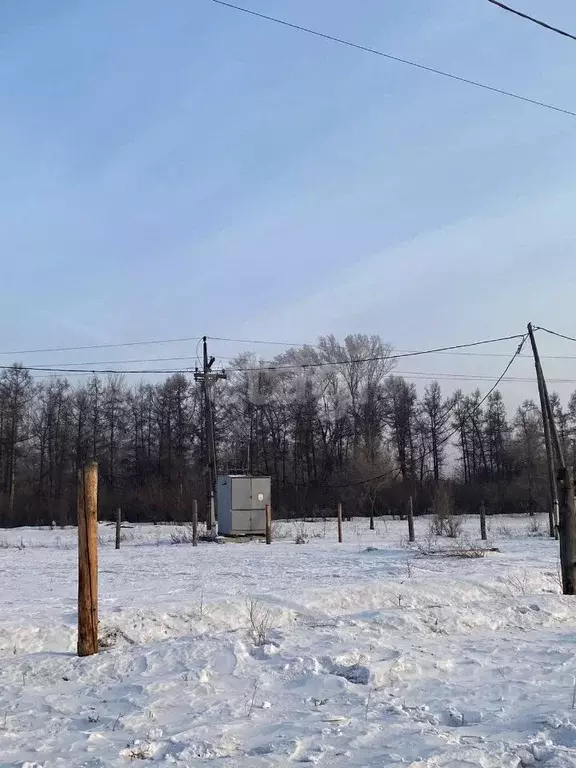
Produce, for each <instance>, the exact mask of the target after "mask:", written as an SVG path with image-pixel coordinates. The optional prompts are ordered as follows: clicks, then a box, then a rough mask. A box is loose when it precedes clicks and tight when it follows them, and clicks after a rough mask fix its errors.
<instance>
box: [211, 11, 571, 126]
mask: <svg viewBox="0 0 576 768" xmlns="http://www.w3.org/2000/svg"><path fill="white" fill-rule="evenodd" d="M210 2H212V3H216V5H221V6H224V7H225V8H232V9H233V10H235V11H240V12H241V13H245V14H248V15H249V16H255V17H256V18H259V19H264V20H265V21H270V22H273V23H274V24H280V25H281V26H283V27H288V28H290V29H296V30H298V31H299V32H305V33H306V34H308V35H313V36H314V37H320V38H322V39H323V40H329V41H330V42H332V43H338V44H339V45H346V46H348V47H349V48H355V49H357V50H359V51H364V52H365V53H371V54H373V55H374V56H380V57H381V58H383V59H389V60H390V61H395V62H397V63H398V64H406V65H407V66H409V67H414V68H415V69H421V70H423V71H424V72H429V73H431V74H434V75H439V76H441V77H446V78H449V79H450V80H455V81H457V82H459V83H464V84H465V85H472V86H474V87H475V88H481V89H483V90H485V91H490V92H491V93H497V94H499V95H500V96H507V97H509V98H511V99H516V100H517V101H524V102H526V103H528V104H533V105H534V106H537V107H543V108H544V109H550V110H552V111H553V112H561V113H562V114H565V115H570V117H576V112H573V111H571V110H569V109H564V108H563V107H558V106H556V105H555V104H549V103H547V102H545V101H539V100H538V99H531V98H529V97H528V96H523V95H522V94H519V93H515V92H514V91H507V90H505V89H504V88H497V87H496V86H493V85H488V84H486V83H482V82H480V81H479V80H472V79H471V78H468V77H462V76H461V75H455V74H454V73H453V72H446V71H445V70H442V69H437V68H436V67H430V66H427V65H426V64H420V63H418V62H417V61H412V60H411V59H405V58H402V57H401V56H394V55H392V54H391V53H386V52H385V51H380V50H379V49H377V48H372V47H371V46H368V45H361V44H359V43H354V42H352V41H351V40H346V39H344V38H342V37H335V36H334V35H329V34H327V33H325V32H319V31H318V30H316V29H311V28H310V27H304V26H302V25H301V24H295V23H293V22H290V21H286V20H285V19H280V18H278V17H276V16H269V15H268V14H265V13H259V12H258V11H253V10H252V9H251V8H244V7H243V6H241V5H235V4H234V3H228V2H225V0H210Z"/></svg>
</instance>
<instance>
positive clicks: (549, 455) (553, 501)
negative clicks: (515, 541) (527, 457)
mask: <svg viewBox="0 0 576 768" xmlns="http://www.w3.org/2000/svg"><path fill="white" fill-rule="evenodd" d="M528 334H529V336H530V344H531V345H532V353H533V355H534V365H535V366H536V379H537V380H538V394H539V396H540V410H541V411H542V426H543V428H544V445H545V448H546V466H547V470H548V486H549V489H550V506H549V508H548V529H549V534H550V537H551V538H558V518H559V510H558V489H557V486H556V476H555V472H554V454H553V449H552V437H551V425H550V418H549V411H548V406H547V402H546V401H547V397H546V395H547V393H546V382H545V381H544V374H543V372H542V365H541V363H540V355H539V354H538V347H537V346H536V339H535V338H534V329H533V328H532V323H528Z"/></svg>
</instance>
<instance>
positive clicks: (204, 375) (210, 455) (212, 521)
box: [194, 336, 226, 534]
mask: <svg viewBox="0 0 576 768" xmlns="http://www.w3.org/2000/svg"><path fill="white" fill-rule="evenodd" d="M202 344H203V366H202V371H199V370H198V369H196V372H195V374H194V380H195V381H199V382H201V383H202V392H203V394H204V438H205V444H204V451H205V467H206V469H205V471H206V500H207V511H206V519H207V521H208V522H207V527H208V530H209V531H211V532H212V533H213V534H214V533H216V521H217V520H218V509H217V500H216V478H217V476H218V470H217V466H216V441H215V438H214V412H213V404H212V398H211V396H210V389H211V387H212V385H213V384H214V383H215V382H216V381H217V380H218V379H225V378H226V373H225V371H216V372H213V371H212V366H213V365H214V362H215V360H216V358H214V357H208V340H207V338H206V336H204V337H203V339H202Z"/></svg>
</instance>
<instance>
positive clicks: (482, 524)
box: [480, 502, 488, 541]
mask: <svg viewBox="0 0 576 768" xmlns="http://www.w3.org/2000/svg"><path fill="white" fill-rule="evenodd" d="M480 536H481V538H482V541H486V539H487V538H488V536H487V535H486V504H484V502H482V504H480Z"/></svg>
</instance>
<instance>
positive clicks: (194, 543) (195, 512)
mask: <svg viewBox="0 0 576 768" xmlns="http://www.w3.org/2000/svg"><path fill="white" fill-rule="evenodd" d="M192 546H193V547H197V546H198V499H194V501H193V502H192Z"/></svg>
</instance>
